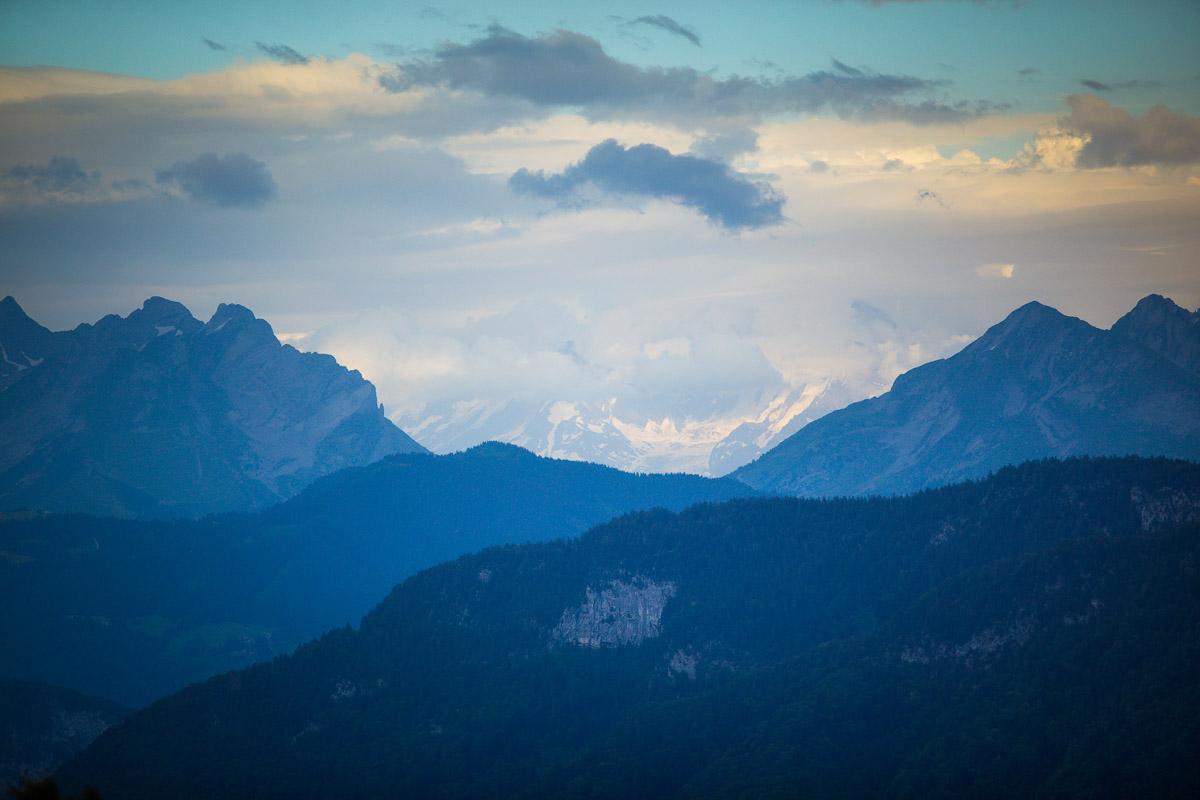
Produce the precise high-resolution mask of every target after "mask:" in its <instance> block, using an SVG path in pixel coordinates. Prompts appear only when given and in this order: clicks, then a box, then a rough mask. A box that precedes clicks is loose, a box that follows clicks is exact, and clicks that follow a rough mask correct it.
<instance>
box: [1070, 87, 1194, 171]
mask: <svg viewBox="0 0 1200 800" xmlns="http://www.w3.org/2000/svg"><path fill="white" fill-rule="evenodd" d="M1067 104H1068V105H1069V106H1070V107H1071V113H1070V114H1069V115H1068V116H1067V117H1066V118H1065V119H1064V120H1063V127H1065V128H1067V129H1068V130H1071V131H1073V132H1075V133H1077V134H1079V135H1082V136H1086V137H1087V139H1088V141H1087V144H1085V145H1084V146H1083V149H1082V150H1081V151H1080V152H1079V156H1078V158H1077V159H1076V165H1077V166H1079V167H1085V168H1087V167H1113V166H1123V167H1133V166H1140V165H1143V164H1168V165H1170V164H1191V163H1195V162H1197V161H1200V119H1198V118H1196V117H1189V116H1186V115H1184V114H1177V113H1176V112H1174V111H1171V110H1170V109H1169V108H1167V107H1166V106H1163V105H1157V106H1154V107H1153V108H1151V109H1150V110H1149V111H1147V112H1146V113H1145V114H1143V115H1142V116H1140V117H1135V116H1133V115H1132V114H1130V113H1129V112H1128V111H1126V110H1124V109H1122V108H1117V107H1116V106H1113V105H1109V103H1108V101H1106V100H1104V99H1103V98H1100V97H1097V96H1095V95H1091V94H1075V95H1071V96H1070V97H1068V98H1067Z"/></svg>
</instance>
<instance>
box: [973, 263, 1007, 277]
mask: <svg viewBox="0 0 1200 800" xmlns="http://www.w3.org/2000/svg"><path fill="white" fill-rule="evenodd" d="M1016 271H1017V268H1016V265H1015V264H983V265H982V266H980V267H979V268H978V269H976V270H975V274H976V275H978V276H979V277H981V278H992V279H999V280H1011V279H1012V277H1013V275H1014V274H1015V273H1016Z"/></svg>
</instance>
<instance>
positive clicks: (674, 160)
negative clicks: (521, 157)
mask: <svg viewBox="0 0 1200 800" xmlns="http://www.w3.org/2000/svg"><path fill="white" fill-rule="evenodd" d="M508 184H509V186H510V187H511V188H512V190H513V191H514V192H517V193H519V194H526V195H532V196H535V197H545V198H549V199H553V200H557V201H559V202H560V203H567V202H570V201H571V200H572V199H574V198H576V197H577V196H578V193H579V191H580V190H582V189H583V188H584V187H585V186H587V185H588V184H591V185H593V186H595V187H596V188H598V189H600V190H602V191H606V192H613V193H617V194H627V195H636V196H639V197H655V198H663V199H669V200H672V201H674V202H676V203H679V204H681V205H684V206H687V207H688V208H694V209H696V210H697V211H699V212H700V213H701V214H703V215H704V216H706V217H708V219H709V220H711V221H712V222H715V223H716V224H718V225H721V226H722V227H725V228H729V229H731V230H738V229H743V228H761V227H764V226H767V225H776V224H778V223H780V222H782V221H783V213H782V209H783V200H784V199H783V197H782V196H781V195H779V194H778V193H777V192H776V191H775V190H774V189H772V188H771V187H770V186H769V185H767V184H765V183H756V182H753V181H751V180H749V179H747V178H746V177H745V176H743V175H741V174H739V173H737V172H734V171H733V170H731V169H730V168H729V167H728V166H726V165H725V164H722V163H719V162H717V161H711V160H709V159H705V158H698V157H696V156H692V155H678V156H677V155H672V154H671V153H670V151H668V150H665V149H663V148H661V147H657V146H655V145H652V144H640V145H637V146H635V147H630V148H628V149H626V148H625V147H622V146H621V145H620V144H618V143H617V142H616V141H615V140H613V139H609V140H607V141H604V142H601V143H600V144H598V145H596V146H595V147H593V148H592V149H591V150H589V151H588V154H587V155H586V156H585V157H584V159H583V160H582V161H580V162H578V163H576V164H572V165H571V166H569V167H567V168H566V169H565V170H563V171H562V172H561V173H558V174H557V175H554V174H551V175H547V174H545V173H544V172H542V171H541V170H539V171H537V172H530V171H529V170H526V169H522V170H519V171H518V172H516V173H515V174H514V175H513V176H512V177H511V178H509V181H508Z"/></svg>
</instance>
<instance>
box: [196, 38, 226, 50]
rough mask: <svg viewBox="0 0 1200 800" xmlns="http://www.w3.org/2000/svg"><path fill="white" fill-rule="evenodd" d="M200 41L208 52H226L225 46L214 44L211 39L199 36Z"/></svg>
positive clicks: (218, 43)
mask: <svg viewBox="0 0 1200 800" xmlns="http://www.w3.org/2000/svg"><path fill="white" fill-rule="evenodd" d="M200 41H202V42H204V44H205V45H207V46H208V49H209V50H219V51H221V52H224V51H225V50H226V47H225V45H223V44H221V43H220V42H214V41H213V40H212V39H209V38H208V37H205V36H201V37H200Z"/></svg>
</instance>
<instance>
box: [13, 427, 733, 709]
mask: <svg viewBox="0 0 1200 800" xmlns="http://www.w3.org/2000/svg"><path fill="white" fill-rule="evenodd" d="M752 493H753V492H752V490H750V489H749V488H747V487H746V486H745V485H744V484H741V483H738V482H737V481H732V480H712V479H707V478H700V477H696V476H691V475H633V474H629V473H624V472H619V471H617V470H614V469H611V468H608V467H601V466H598V465H595V464H585V463H581V462H572V461H557V460H553V459H546V458H539V457H537V456H535V455H533V454H532V453H529V452H527V451H524V450H521V449H520V448H517V447H514V446H512V445H501V444H487V445H481V446H479V447H476V448H474V449H472V450H469V451H466V452H463V453H457V454H454V455H448V456H433V455H427V454H418V453H408V454H403V455H395V456H389V457H388V458H385V459H383V460H381V461H379V462H376V463H374V464H371V465H369V466H366V467H358V468H353V469H347V470H343V471H341V472H338V473H335V474H334V475H330V476H328V477H326V478H322V479H320V480H318V481H316V482H315V483H314V484H313V485H312V486H310V487H309V488H308V489H306V490H304V491H303V492H301V493H300V495H298V496H297V497H295V498H293V499H292V500H290V501H288V502H286V503H283V504H282V505H279V506H276V507H274V508H271V509H268V510H267V511H264V512H262V513H259V514H229V515H223V516H217V517H210V518H207V519H204V520H200V521H186V520H159V521H134V520H118V519H103V518H95V517H87V516H82V515H48V516H41V515H25V518H15V519H9V520H8V521H5V522H0V605H2V606H3V607H4V608H9V609H20V613H10V614H3V615H0V641H3V642H7V643H13V646H10V647H4V648H0V676H4V677H8V676H11V677H20V678H34V679H38V680H45V681H50V682H52V683H57V684H61V685H63V686H71V687H73V688H76V689H80V690H83V691H87V692H89V693H93V694H97V695H101V696H104V697H112V698H114V699H116V700H119V701H121V702H123V703H126V704H128V705H132V706H136V705H141V704H144V703H146V702H149V701H150V700H152V699H154V698H156V697H160V696H162V695H163V694H165V693H167V692H170V691H174V690H176V689H178V688H179V687H181V686H183V685H185V684H187V683H189V682H192V681H196V680H201V679H203V678H206V677H208V676H210V675H213V674H216V673H218V672H222V671H225V670H228V669H233V668H235V667H242V666H245V665H247V664H250V663H252V662H254V661H258V660H262V659H266V658H270V657H272V656H275V655H278V654H280V653H286V652H288V651H290V650H291V649H292V648H293V647H295V646H296V645H298V644H299V643H301V642H303V641H305V640H306V639H309V638H311V637H313V636H316V635H317V634H319V633H321V632H322V631H324V630H327V629H329V628H332V627H337V626H340V625H344V624H346V623H349V622H357V621H358V619H359V618H360V617H361V616H362V615H363V614H364V613H366V612H367V611H368V610H369V609H370V608H371V607H372V606H373V605H374V604H375V603H377V602H378V601H379V599H380V598H381V597H383V596H384V595H385V594H386V593H387V592H388V590H389V589H391V587H392V586H394V585H395V584H396V583H397V582H398V581H400V580H402V579H403V578H405V577H407V576H408V575H411V574H412V573H413V572H415V571H417V570H419V569H422V568H425V567H429V566H431V565H433V564H436V563H438V562H440V561H445V560H447V559H451V558H455V557H457V556H460V555H462V554H463V553H466V552H470V551H473V550H478V549H481V548H483V547H487V546H490V545H496V544H506V543H520V542H528V541H540V540H545V539H554V538H560V537H569V536H575V535H578V534H580V533H582V532H583V531H585V530H586V529H588V528H589V527H591V526H593V525H597V524H599V523H601V522H604V521H606V520H608V519H611V518H612V517H614V516H618V515H620V514H623V513H626V512H629V511H633V510H636V509H645V508H653V507H665V508H670V509H676V510H678V509H682V508H684V507H686V506H689V505H692V504H694V503H700V502H705V501H720V500H726V499H729V498H734V497H744V496H747V495H749V494H752ZM67 653H72V654H80V656H79V657H78V658H76V657H64V654H67Z"/></svg>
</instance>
